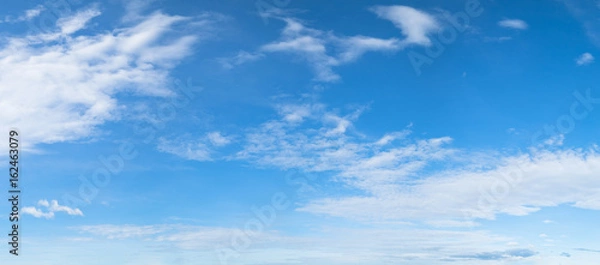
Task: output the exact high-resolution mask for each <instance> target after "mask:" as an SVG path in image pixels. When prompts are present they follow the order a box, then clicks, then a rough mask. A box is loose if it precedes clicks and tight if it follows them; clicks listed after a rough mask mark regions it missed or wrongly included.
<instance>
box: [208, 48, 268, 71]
mask: <svg viewBox="0 0 600 265" xmlns="http://www.w3.org/2000/svg"><path fill="white" fill-rule="evenodd" d="M263 57H264V54H262V53H249V52H246V51H239V52H238V53H237V54H236V55H235V56H233V57H224V58H218V59H217V61H218V62H219V63H220V64H221V66H222V67H223V68H225V69H232V68H234V67H236V66H239V65H242V64H244V63H248V62H253V61H256V60H259V59H261V58H263Z"/></svg>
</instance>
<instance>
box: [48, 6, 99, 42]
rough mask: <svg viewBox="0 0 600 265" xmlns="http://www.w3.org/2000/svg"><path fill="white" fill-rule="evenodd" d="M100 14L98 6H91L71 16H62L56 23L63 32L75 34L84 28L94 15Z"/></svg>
mask: <svg viewBox="0 0 600 265" xmlns="http://www.w3.org/2000/svg"><path fill="white" fill-rule="evenodd" d="M99 15H100V11H99V10H98V9H97V8H90V9H87V10H83V11H79V12H77V14H75V15H73V16H71V17H64V18H60V19H58V20H57V21H56V25H57V26H58V27H59V28H60V30H61V33H62V34H66V35H69V34H73V33H75V32H77V31H79V30H81V29H83V28H85V25H86V24H87V23H88V22H89V21H90V20H91V19H92V18H94V17H97V16H99Z"/></svg>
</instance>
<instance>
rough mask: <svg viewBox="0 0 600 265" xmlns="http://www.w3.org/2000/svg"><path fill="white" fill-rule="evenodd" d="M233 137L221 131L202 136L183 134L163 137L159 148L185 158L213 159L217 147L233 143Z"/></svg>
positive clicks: (160, 139)
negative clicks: (174, 136)
mask: <svg viewBox="0 0 600 265" xmlns="http://www.w3.org/2000/svg"><path fill="white" fill-rule="evenodd" d="M231 141H232V137H226V136H223V135H221V133H220V132H209V133H207V134H206V135H204V136H202V137H197V138H195V137H191V136H189V135H187V136H181V137H179V138H173V139H170V138H167V137H161V138H159V139H158V146H157V148H158V150H159V151H161V152H165V153H169V154H173V155H176V156H179V157H182V158H185V159H189V160H196V161H212V160H214V159H215V158H214V157H213V155H214V153H215V148H218V147H223V146H225V145H228V144H229V143H231Z"/></svg>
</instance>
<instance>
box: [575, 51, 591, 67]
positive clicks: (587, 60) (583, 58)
mask: <svg viewBox="0 0 600 265" xmlns="http://www.w3.org/2000/svg"><path fill="white" fill-rule="evenodd" d="M594 59H595V58H594V56H593V55H592V54H590V53H589V52H586V53H583V54H582V55H580V56H579V57H577V59H575V63H577V65H579V66H581V65H587V64H591V63H593V62H594Z"/></svg>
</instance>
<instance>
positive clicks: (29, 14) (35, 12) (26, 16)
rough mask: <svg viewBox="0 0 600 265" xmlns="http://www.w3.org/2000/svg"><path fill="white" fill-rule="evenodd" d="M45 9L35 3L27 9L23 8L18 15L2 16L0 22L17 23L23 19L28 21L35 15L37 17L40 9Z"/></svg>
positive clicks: (40, 11)
mask: <svg viewBox="0 0 600 265" xmlns="http://www.w3.org/2000/svg"><path fill="white" fill-rule="evenodd" d="M44 10H46V8H45V7H44V6H43V5H37V6H36V7H34V8H32V9H27V10H25V12H24V13H23V14H22V15H20V16H19V17H17V18H16V19H15V18H12V17H11V16H7V17H5V18H4V20H0V23H2V22H8V23H17V22H23V21H30V20H32V19H34V18H36V17H38V16H39V15H40V14H41V13H42V11H44Z"/></svg>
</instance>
